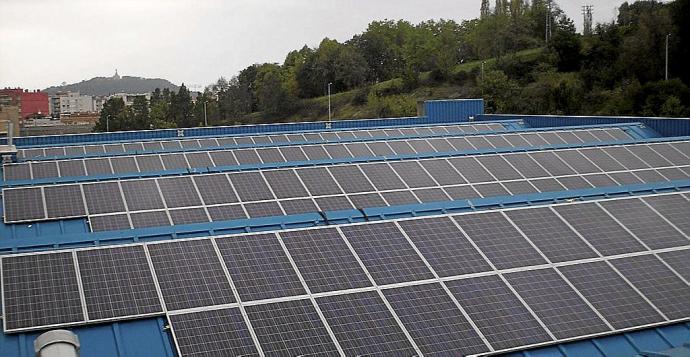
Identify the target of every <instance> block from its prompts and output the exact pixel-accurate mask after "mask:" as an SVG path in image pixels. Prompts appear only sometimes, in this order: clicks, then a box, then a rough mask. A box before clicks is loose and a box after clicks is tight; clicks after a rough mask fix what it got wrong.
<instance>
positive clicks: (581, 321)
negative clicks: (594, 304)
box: [505, 269, 610, 339]
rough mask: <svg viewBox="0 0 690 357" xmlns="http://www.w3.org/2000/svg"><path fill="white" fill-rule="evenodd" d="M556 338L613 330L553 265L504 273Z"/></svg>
mask: <svg viewBox="0 0 690 357" xmlns="http://www.w3.org/2000/svg"><path fill="white" fill-rule="evenodd" d="M505 278H506V280H507V281H508V283H509V284H510V285H512V287H513V288H514V289H515V291H516V292H517V293H518V295H520V296H521V297H522V299H524V301H525V302H526V303H527V305H529V307H530V308H531V309H532V311H534V313H535V314H536V315H537V316H539V319H540V320H541V321H542V322H544V324H545V325H546V327H547V328H548V329H549V331H551V332H552V333H553V334H554V335H555V336H556V338H558V339H565V338H572V337H577V336H586V335H591V334H595V333H601V332H606V331H610V328H609V327H608V326H607V325H606V323H605V322H604V321H603V320H602V319H601V318H600V317H599V316H598V315H597V314H596V312H595V311H594V310H593V309H592V308H591V307H590V306H589V305H588V304H587V302H585V300H583V299H582V298H581V297H580V296H579V295H578V294H577V292H576V291H575V290H573V288H572V287H570V285H568V283H567V282H566V281H565V280H563V278H561V277H560V276H559V275H558V273H557V272H556V270H554V269H540V270H529V271H523V272H516V273H510V274H506V275H505Z"/></svg>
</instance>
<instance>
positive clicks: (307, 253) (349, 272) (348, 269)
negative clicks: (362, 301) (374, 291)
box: [280, 228, 371, 293]
mask: <svg viewBox="0 0 690 357" xmlns="http://www.w3.org/2000/svg"><path fill="white" fill-rule="evenodd" d="M280 236H281V237H282V239H283V242H284V243H285V246H286V247H287V250H288V252H289V253H290V256H292V259H293V261H294V262H295V264H296V265H297V268H298V269H299V271H300V273H301V275H302V277H303V278H304V280H305V282H306V284H307V286H308V287H309V290H310V291H311V292H312V293H320V292H326V291H335V290H347V289H356V288H363V287H367V286H371V282H370V281H369V279H368V278H367V275H366V274H365V273H364V270H362V267H360V265H359V263H358V262H357V259H356V258H355V257H354V256H353V255H352V253H351V252H350V250H349V249H348V247H347V245H346V244H345V241H343V239H342V238H341V237H340V234H339V233H338V231H337V230H335V229H333V228H328V229H319V230H304V231H294V232H285V233H281V234H280Z"/></svg>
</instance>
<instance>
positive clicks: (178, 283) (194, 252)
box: [148, 240, 235, 310]
mask: <svg viewBox="0 0 690 357" xmlns="http://www.w3.org/2000/svg"><path fill="white" fill-rule="evenodd" d="M148 250H149V254H150V256H151V262H152V263H153V267H154V269H155V271H156V278H157V279H158V283H159V285H160V289H161V294H162V295H163V300H164V301H165V306H166V307H167V309H168V310H181V309H188V308H193V307H200V306H213V305H222V304H230V303H234V302H235V297H234V296H233V293H232V289H231V287H230V283H229V282H228V278H227V277H226V276H225V273H224V272H223V268H222V266H221V264H220V260H219V259H218V255H217V254H216V251H215V249H214V247H213V244H212V242H211V241H210V240H189V241H176V242H167V243H161V244H150V245H148Z"/></svg>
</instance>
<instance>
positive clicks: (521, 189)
mask: <svg viewBox="0 0 690 357" xmlns="http://www.w3.org/2000/svg"><path fill="white" fill-rule="evenodd" d="M503 187H505V189H506V190H508V191H509V192H510V194H511V195H525V194H530V193H537V192H539V191H537V189H536V188H535V187H534V186H532V184H531V183H529V181H506V182H503Z"/></svg>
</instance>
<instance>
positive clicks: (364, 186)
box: [310, 165, 374, 194]
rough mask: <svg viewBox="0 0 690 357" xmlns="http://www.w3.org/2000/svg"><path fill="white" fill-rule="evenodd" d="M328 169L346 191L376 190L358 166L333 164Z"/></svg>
mask: <svg viewBox="0 0 690 357" xmlns="http://www.w3.org/2000/svg"><path fill="white" fill-rule="evenodd" d="M328 171H330V172H331V174H332V175H333V177H335V179H336V180H337V181H338V184H340V187H342V188H343V190H344V191H345V193H359V192H368V191H374V187H373V186H372V185H371V184H370V183H369V181H367V178H366V177H365V176H364V174H363V173H362V171H360V170H359V168H358V167H357V166H354V165H347V166H333V167H329V168H328ZM310 191H311V190H310ZM312 194H313V192H312Z"/></svg>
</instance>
